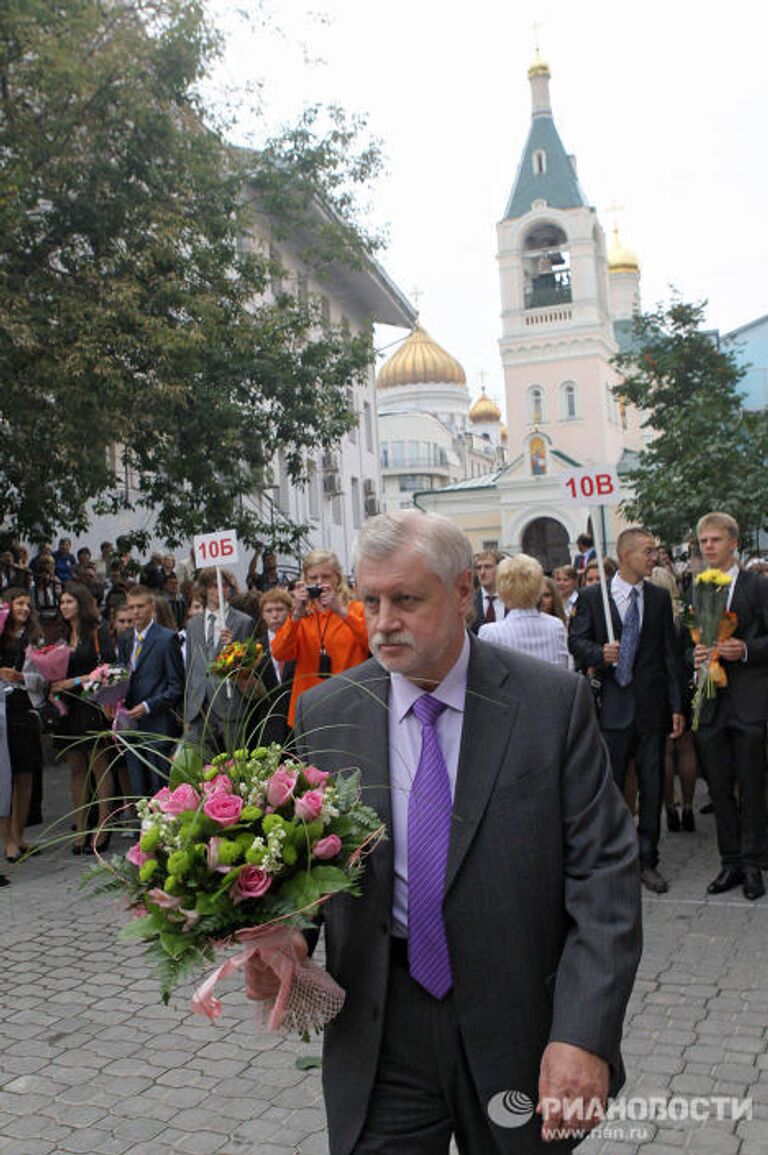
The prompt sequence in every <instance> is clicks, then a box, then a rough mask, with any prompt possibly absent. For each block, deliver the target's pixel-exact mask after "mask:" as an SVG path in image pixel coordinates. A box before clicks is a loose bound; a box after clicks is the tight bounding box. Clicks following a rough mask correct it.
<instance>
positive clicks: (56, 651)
mask: <svg viewBox="0 0 768 1155" xmlns="http://www.w3.org/2000/svg"><path fill="white" fill-rule="evenodd" d="M69 655H70V649H69V646H68V645H67V644H66V642H54V644H53V645H51V646H40V648H39V649H36V648H35V647H34V646H27V653H26V658H27V661H29V662H30V663H31V665H33V666H34V667H35V669H36V670H37V672H38V674H41V675H42V677H43V678H45V680H46V682H60V681H61V680H62V678H66V676H67V668H68V666H69ZM49 701H50V702H51V703H52V705H53V706H54V707H55V708H56V710H57V711H58V712H59V714H60V715H61V717H64V716H65V715H66V713H67V707H66V706H65V705H64V703H63V702H62V700H61V698H60V697H59V696H58V694H56V695H54V696H53V697H50V696H49Z"/></svg>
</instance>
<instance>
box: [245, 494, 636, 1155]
mask: <svg viewBox="0 0 768 1155" xmlns="http://www.w3.org/2000/svg"><path fill="white" fill-rule="evenodd" d="M356 575H357V590H358V593H359V595H360V597H361V599H362V600H363V602H364V605H365V609H366V618H367V625H368V632H369V637H370V642H371V648H372V651H373V653H374V655H375V657H374V659H371V660H369V661H367V662H365V663H363V664H362V665H361V666H357V667H355V668H354V669H352V670H348V671H346V672H345V673H343V674H339V675H337V676H336V677H334V678H330V679H329V680H328V681H327V682H325V683H324V684H323V685H321V686H317V687H315V688H313V689H311V690H309V691H308V692H307V693H305V694H303V695H302V697H301V698H300V699H299V704H298V708H297V721H296V734H297V740H298V747H299V749H300V751H301V752H302V753H303V755H304V756H305V757H307V758H309V759H311V760H312V761H313V762H314V763H316V764H317V765H318V766H320V767H322V768H325V769H327V770H330V771H336V770H340V769H342V768H349V767H359V769H360V773H361V785H362V793H363V798H364V800H365V801H366V802H367V803H369V804H370V805H371V806H373V807H375V808H376V809H377V811H378V812H379V814H380V815H381V817H382V820H383V821H384V822H385V824H386V827H387V832H388V835H389V837H388V838H387V839H386V840H385V841H383V842H381V843H380V844H379V845H378V846H377V847H376V849H375V850H373V852H372V853H371V854H370V856H369V857H368V860H367V862H366V865H365V871H364V875H363V879H362V894H361V896H360V897H357V898H355V897H352V896H349V895H340V896H338V898H334V899H332V900H331V901H330V902H329V903H327V904H326V905H325V906H324V907H323V909H322V917H323V922H324V924H325V932H326V965H327V968H328V970H329V971H330V973H331V974H332V975H333V976H334V978H335V979H336V980H337V981H338V982H339V983H340V984H341V986H342V987H343V988H344V989H345V990H346V992H347V997H346V1002H345V1005H344V1008H343V1010H342V1011H341V1013H340V1014H339V1016H338V1017H337V1018H336V1019H335V1020H334V1021H333V1022H332V1023H330V1024H329V1025H328V1026H327V1027H326V1030H325V1045H324V1061H323V1081H324V1091H325V1099H326V1107H327V1113H328V1128H329V1137H330V1149H331V1153H332V1155H352V1153H354V1155H374V1153H378V1155H385V1153H386V1155H390V1153H391V1155H447V1152H448V1148H449V1143H450V1138H451V1135H452V1133H453V1134H455V1137H456V1141H457V1143H458V1147H459V1150H460V1151H461V1152H462V1153H465V1155H491V1153H492V1152H497V1153H502V1155H513V1153H525V1155H534V1153H543V1152H544V1151H550V1150H559V1151H564V1150H569V1149H570V1148H571V1147H572V1146H573V1145H574V1143H575V1142H578V1136H579V1134H580V1133H583V1130H584V1129H589V1127H590V1126H592V1125H593V1124H594V1122H595V1118H594V1114H593V1112H591V1110H590V1106H589V1104H592V1105H594V1102H595V1101H597V1102H601V1103H604V1102H605V1098H606V1096H607V1094H608V1092H609V1088H613V1089H614V1090H615V1089H616V1088H617V1087H618V1086H619V1085H620V1083H621V1080H622V1066H621V1058H620V1053H619V1044H620V1036H621V1027H622V1020H623V1015H624V1010H625V1006H626V1002H627V999H628V997H629V994H630V991H631V987H632V982H633V979H634V973H635V968H636V966H637V962H638V959H639V954H640V909H639V908H640V902H639V890H640V888H639V883H638V877H637V843H636V838H635V833H634V830H633V827H632V823H631V820H630V817H629V814H628V813H627V809H626V807H625V806H624V803H623V801H622V799H621V797H620V795H619V793H618V791H617V790H616V787H615V785H614V783H613V779H612V777H611V773H610V768H609V766H608V762H607V758H606V754H605V749H604V746H603V743H602V742H601V740H600V736H599V732H598V729H597V724H596V722H595V718H594V713H593V710H592V704H591V697H590V693H589V689H588V687H587V685H586V683H585V682H584V680H583V679H581V678H578V677H577V676H576V675H574V674H571V673H569V672H567V671H565V670H562V669H557V668H556V667H554V666H550V665H547V664H546V663H544V662H540V661H538V660H536V659H535V658H531V657H529V656H527V655H524V654H519V653H515V652H514V651H512V650H508V649H502V648H500V647H496V646H492V645H489V644H486V643H484V642H481V641H478V639H477V638H475V637H474V635H472V634H471V633H468V632H467V630H466V628H465V616H466V613H467V611H468V609H469V608H470V606H471V603H472V595H473V581H472V556H471V550H470V545H469V542H468V541H467V539H466V537H465V536H464V534H463V533H462V532H461V531H460V530H459V529H457V527H456V526H454V525H453V524H452V523H451V522H449V521H448V520H447V519H445V518H442V517H438V516H434V515H425V514H420V513H417V512H415V511H405V510H402V511H398V512H396V513H391V514H382V515H380V516H379V517H377V518H372V519H371V520H370V521H368V522H367V523H366V525H365V527H364V529H363V530H361V532H360V534H359V535H358V540H357V545H356ZM295 943H296V950H297V952H298V953H302V952H303V951H304V950H305V949H306V948H305V942H304V939H302V938H301V936H298V937H297V938H296V940H295ZM246 989H247V991H248V993H249V995H250V996H251V997H255V998H259V997H266V996H267V994H268V993H269V991H270V990H273V989H274V984H273V983H272V982H271V981H270V976H269V975H268V974H267V975H265V974H264V972H263V971H262V972H259V971H258V969H257V968H256V967H255V966H252V967H249V968H247V971H246ZM564 1100H583V1106H584V1111H583V1112H582V1115H583V1116H584V1118H581V1119H579V1118H577V1117H576V1116H577V1115H578V1113H579V1108H580V1107H581V1106H582V1104H581V1103H577V1104H576V1107H577V1110H576V1111H575V1112H574V1115H573V1116H572V1117H571V1118H570V1119H568V1118H566V1117H564V1111H565V1108H564ZM537 1104H538V1106H539V1113H538V1114H537V1112H536V1107H537ZM565 1114H566V1115H567V1111H565ZM542 1135H544V1137H545V1138H549V1139H552V1138H559V1137H560V1136H565V1137H564V1138H562V1141H561V1142H557V1143H555V1145H554V1147H551V1146H550V1145H549V1144H545V1142H544V1139H543V1138H542Z"/></svg>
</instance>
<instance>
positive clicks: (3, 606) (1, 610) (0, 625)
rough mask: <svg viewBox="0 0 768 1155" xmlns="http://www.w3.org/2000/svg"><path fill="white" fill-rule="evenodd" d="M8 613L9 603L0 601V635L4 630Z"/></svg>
mask: <svg viewBox="0 0 768 1155" xmlns="http://www.w3.org/2000/svg"><path fill="white" fill-rule="evenodd" d="M10 612H11V607H10V605H9V603H8V602H2V601H0V634H2V632H3V630H4V629H5V623H6V621H7V619H8V615H9V613H10Z"/></svg>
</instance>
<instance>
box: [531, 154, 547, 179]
mask: <svg viewBox="0 0 768 1155" xmlns="http://www.w3.org/2000/svg"><path fill="white" fill-rule="evenodd" d="M533 171H534V172H535V174H536V176H542V175H543V174H544V173H545V172H546V171H547V154H546V153H545V151H544V149H543V148H537V149H536V152H535V153H534V154H533Z"/></svg>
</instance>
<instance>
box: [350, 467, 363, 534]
mask: <svg viewBox="0 0 768 1155" xmlns="http://www.w3.org/2000/svg"><path fill="white" fill-rule="evenodd" d="M349 496H350V500H351V502H352V525H353V526H354V528H355V529H359V528H360V522H361V521H362V510H361V507H360V478H359V477H350V479H349Z"/></svg>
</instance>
